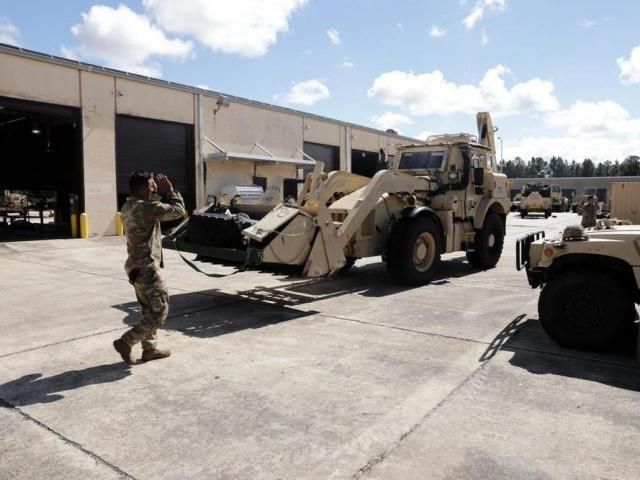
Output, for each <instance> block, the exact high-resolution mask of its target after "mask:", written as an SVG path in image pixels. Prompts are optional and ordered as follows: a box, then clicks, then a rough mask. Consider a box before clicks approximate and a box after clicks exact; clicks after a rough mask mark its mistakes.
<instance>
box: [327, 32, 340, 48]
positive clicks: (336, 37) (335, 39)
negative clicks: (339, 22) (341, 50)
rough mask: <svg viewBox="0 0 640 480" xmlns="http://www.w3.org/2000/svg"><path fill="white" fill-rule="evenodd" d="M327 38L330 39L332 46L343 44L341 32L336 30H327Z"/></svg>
mask: <svg viewBox="0 0 640 480" xmlns="http://www.w3.org/2000/svg"><path fill="white" fill-rule="evenodd" d="M327 36H328V37H329V41H330V42H331V45H340V44H341V43H342V40H340V32H339V31H338V30H336V29H335V28H331V29H329V30H327Z"/></svg>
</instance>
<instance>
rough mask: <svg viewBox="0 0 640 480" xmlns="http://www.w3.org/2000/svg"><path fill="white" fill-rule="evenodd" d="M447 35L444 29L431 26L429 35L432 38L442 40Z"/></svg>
mask: <svg viewBox="0 0 640 480" xmlns="http://www.w3.org/2000/svg"><path fill="white" fill-rule="evenodd" d="M446 34H447V31H446V30H445V29H444V28H441V27H439V26H437V25H432V26H431V30H430V31H429V35H431V36H432V37H434V38H442V37H444V36H445V35H446Z"/></svg>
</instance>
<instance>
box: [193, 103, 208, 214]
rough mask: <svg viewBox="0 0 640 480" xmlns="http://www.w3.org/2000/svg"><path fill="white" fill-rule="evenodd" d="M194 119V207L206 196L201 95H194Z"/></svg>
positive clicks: (204, 201)
mask: <svg viewBox="0 0 640 480" xmlns="http://www.w3.org/2000/svg"><path fill="white" fill-rule="evenodd" d="M195 116H196V118H195V137H196V138H195V142H196V168H195V173H196V203H197V205H196V207H197V208H199V207H201V206H203V205H205V204H206V195H207V171H206V162H205V155H204V137H205V126H204V105H203V102H202V95H201V94H197V95H196V115H195Z"/></svg>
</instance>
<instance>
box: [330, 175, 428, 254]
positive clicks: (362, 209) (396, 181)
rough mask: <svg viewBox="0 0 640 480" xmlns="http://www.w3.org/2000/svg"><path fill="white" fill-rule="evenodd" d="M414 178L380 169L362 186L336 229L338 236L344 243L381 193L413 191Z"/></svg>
mask: <svg viewBox="0 0 640 480" xmlns="http://www.w3.org/2000/svg"><path fill="white" fill-rule="evenodd" d="M415 190H416V178H415V177H414V176H413V175H409V174H408V173H403V172H401V171H398V170H380V171H379V172H378V173H376V174H375V175H374V176H373V178H372V179H371V181H370V182H369V184H368V185H367V186H366V187H365V188H364V190H363V191H362V194H361V195H360V198H359V199H358V201H357V202H356V204H355V206H354V207H353V210H351V211H350V212H349V214H348V215H347V217H346V218H345V220H344V222H343V223H342V225H341V226H340V228H339V229H338V238H339V239H340V240H342V241H343V242H344V244H345V245H346V243H347V242H348V241H349V240H350V239H351V238H352V237H353V235H355V233H356V232H357V231H358V229H359V228H360V226H361V225H362V222H364V220H365V219H366V218H367V215H369V212H371V210H373V209H374V207H375V206H376V203H377V201H378V199H379V198H380V197H381V196H382V194H383V193H413V192H414V191H415Z"/></svg>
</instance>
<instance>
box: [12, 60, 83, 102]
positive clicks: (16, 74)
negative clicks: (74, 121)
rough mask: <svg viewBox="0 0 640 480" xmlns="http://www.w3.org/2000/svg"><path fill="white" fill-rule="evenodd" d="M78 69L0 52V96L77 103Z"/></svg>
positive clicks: (78, 94) (78, 97) (78, 99)
mask: <svg viewBox="0 0 640 480" xmlns="http://www.w3.org/2000/svg"><path fill="white" fill-rule="evenodd" d="M79 86H80V72H79V71H78V70H77V69H75V68H68V67H62V66H59V65H54V64H50V63H44V62H34V61H33V60H29V59H26V58H21V57H17V56H15V55H8V54H5V53H0V96H4V97H12V98H20V99H24V100H34V101H38V102H46V103H55V104H58V105H65V106H70V107H79V106H80V88H79Z"/></svg>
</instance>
